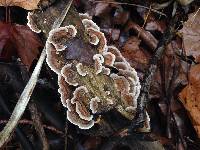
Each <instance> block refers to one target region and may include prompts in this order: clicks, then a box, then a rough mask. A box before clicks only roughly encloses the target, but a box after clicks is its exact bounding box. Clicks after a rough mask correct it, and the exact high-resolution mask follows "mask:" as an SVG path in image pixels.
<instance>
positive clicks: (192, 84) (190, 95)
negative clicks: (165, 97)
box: [179, 64, 200, 137]
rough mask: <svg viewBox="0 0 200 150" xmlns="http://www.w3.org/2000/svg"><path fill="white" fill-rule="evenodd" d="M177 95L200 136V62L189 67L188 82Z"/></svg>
mask: <svg viewBox="0 0 200 150" xmlns="http://www.w3.org/2000/svg"><path fill="white" fill-rule="evenodd" d="M179 96H180V100H181V102H182V103H183V105H184V106H185V108H186V109H187V111H188V113H189V114H190V116H191V120H192V123H193V125H194V128H195V129H196V131H197V133H198V136H199V137H200V115H199V114H200V64H198V65H194V66H192V67H191V69H190V72H189V84H188V85H187V86H186V87H185V88H184V89H183V90H182V92H181V93H180V94H179Z"/></svg>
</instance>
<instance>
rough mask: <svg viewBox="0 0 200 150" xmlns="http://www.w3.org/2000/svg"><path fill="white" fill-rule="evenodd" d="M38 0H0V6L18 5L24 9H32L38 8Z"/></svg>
mask: <svg viewBox="0 0 200 150" xmlns="http://www.w3.org/2000/svg"><path fill="white" fill-rule="evenodd" d="M39 1H40V0H0V6H5V7H7V6H18V7H22V8H24V9H26V10H34V9H37V8H38V6H37V5H38V3H39Z"/></svg>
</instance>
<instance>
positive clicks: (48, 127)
mask: <svg viewBox="0 0 200 150" xmlns="http://www.w3.org/2000/svg"><path fill="white" fill-rule="evenodd" d="M7 122H8V120H0V124H6V123H7ZM18 123H19V124H26V125H33V121H31V120H26V119H21V120H19V122H18ZM42 127H43V128H45V129H48V130H51V131H53V132H55V133H56V134H61V135H64V133H63V132H62V131H60V130H58V129H56V128H55V127H53V126H48V125H46V124H43V125H42Z"/></svg>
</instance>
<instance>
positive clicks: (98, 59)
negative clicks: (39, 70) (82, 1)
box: [46, 14, 141, 129]
mask: <svg viewBox="0 0 200 150" xmlns="http://www.w3.org/2000/svg"><path fill="white" fill-rule="evenodd" d="M80 18H81V19H82V23H83V26H84V28H85V32H86V34H85V35H87V36H88V40H87V44H88V45H92V47H93V49H94V51H95V52H91V55H88V57H87V59H90V60H92V65H88V64H87V63H85V62H83V61H80V60H81V59H82V58H81V57H82V55H79V56H80V58H79V59H68V58H67V56H68V54H69V47H68V44H69V42H71V41H73V40H74V41H75V40H77V34H82V33H78V32H79V31H78V30H76V26H73V25H69V26H65V27H60V28H57V29H54V30H52V31H50V33H49V37H48V40H47V47H46V52H47V63H48V65H49V66H50V68H51V69H52V70H53V71H54V72H55V73H57V74H58V85H59V90H58V92H59V93H60V94H61V101H62V104H63V106H64V107H67V118H68V120H69V121H70V122H71V123H73V124H75V125H77V126H78V127H79V128H80V129H89V128H91V127H92V126H94V125H95V123H98V122H95V119H94V118H95V117H93V116H94V115H95V116H98V115H100V114H102V113H105V112H107V111H109V110H111V109H116V110H117V111H119V112H120V113H121V114H122V115H123V116H124V117H126V118H127V119H129V120H132V119H133V118H134V116H135V111H136V108H137V98H138V96H139V93H140V88H141V85H140V81H139V77H138V76H137V72H136V71H135V69H134V68H132V67H131V66H130V64H129V63H128V62H127V61H126V60H125V58H124V57H123V56H122V55H121V53H120V51H119V50H118V49H117V48H116V47H114V46H108V45H107V41H106V38H105V36H104V34H103V33H102V32H100V28H99V27H98V26H97V25H96V24H95V23H94V22H93V21H92V20H91V17H89V16H88V15H85V14H80ZM67 43H68V44H67ZM78 46H79V45H76V47H78ZM80 48H85V47H81V46H79V49H80ZM70 52H71V53H72V51H71V50H70ZM76 52H77V49H73V53H76ZM77 53H78V52H77ZM88 53H90V51H89V52H88ZM112 68H113V69H112ZM113 70H117V71H113ZM68 86H73V87H74V88H72V89H75V90H74V91H73V94H69V93H70V91H69V90H68Z"/></svg>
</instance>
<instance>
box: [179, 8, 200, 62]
mask: <svg viewBox="0 0 200 150" xmlns="http://www.w3.org/2000/svg"><path fill="white" fill-rule="evenodd" d="M195 14H196V15H195ZM188 18H189V19H188V21H187V22H185V23H184V25H183V28H182V29H181V30H180V33H181V34H182V36H183V43H184V48H185V51H186V55H187V56H193V57H194V58H195V61H196V62H200V12H195V13H192V14H190V15H189V16H188Z"/></svg>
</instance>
